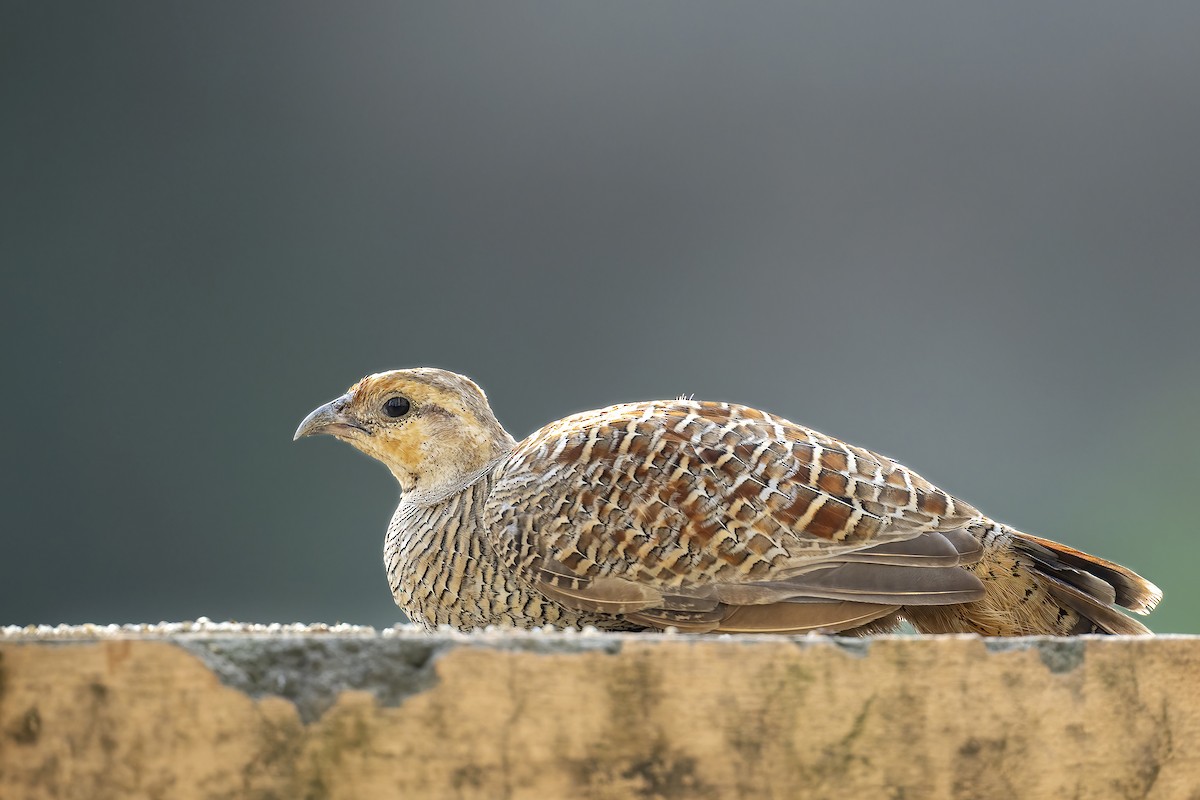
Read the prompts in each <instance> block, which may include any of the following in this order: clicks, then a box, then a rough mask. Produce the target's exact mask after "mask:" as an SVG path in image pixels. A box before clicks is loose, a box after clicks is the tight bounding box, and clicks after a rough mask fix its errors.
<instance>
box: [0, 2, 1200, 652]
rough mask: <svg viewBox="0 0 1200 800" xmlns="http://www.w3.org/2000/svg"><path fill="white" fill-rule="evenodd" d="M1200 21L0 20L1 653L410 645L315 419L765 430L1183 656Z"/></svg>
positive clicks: (605, 12)
mask: <svg viewBox="0 0 1200 800" xmlns="http://www.w3.org/2000/svg"><path fill="white" fill-rule="evenodd" d="M1197 41H1200V5H1197V4H1195V3H1162V4H1153V5H1149V6H1146V5H1141V4H1129V3H1123V2H1093V1H1092V0H1087V2H1084V0H1071V1H1069V2H1062V3H1055V4H1051V5H1047V4H1044V3H1034V2H1008V3H1002V4H987V5H972V6H970V7H964V6H962V5H961V4H957V3H952V2H924V1H923V0H916V2H906V3H900V4H897V3H890V2H875V3H854V4H847V3H808V4H800V3H736V4H734V3H719V2H708V3H704V2H686V3H684V2H656V3H634V2H628V3H623V2H613V3H604V4H576V3H569V4H568V3H535V4H528V3H505V4H476V5H465V4H418V3H409V2H386V3H383V2H381V3H365V2H358V3H338V4H330V3H317V2H310V3H301V2H292V1H291V0H289V2H256V3H253V4H245V3H176V2H166V3H163V2H139V3H128V2H109V3H103V4H96V3H85V2H75V3H71V2H67V3H53V4H50V3H37V2H14V0H6V1H5V2H3V3H2V4H0V100H2V106H0V266H2V268H3V293H2V294H3V300H2V303H3V313H2V316H0V326H3V330H2V334H3V335H2V338H0V341H2V344H0V347H3V349H4V360H3V367H4V368H3V383H4V391H3V392H2V393H0V404H2V409H0V411H2V413H3V419H4V420H5V422H6V424H5V429H6V430H5V436H4V458H3V462H2V465H0V468H2V469H3V475H2V476H0V491H2V492H3V496H2V502H0V515H2V526H3V531H2V534H0V535H2V537H3V539H2V542H0V545H2V550H0V624H21V625H24V624H29V623H48V624H54V623H59V622H70V623H80V622H131V621H151V622H153V621H158V620H160V619H167V620H176V619H192V618H195V617H197V616H200V615H207V616H209V617H211V618H213V619H237V620H243V621H261V622H269V621H281V622H290V621H296V620H298V621H318V620H319V621H326V622H335V621H345V622H358V623H369V624H374V625H390V624H392V623H393V622H396V621H398V620H399V619H400V616H399V613H398V611H397V609H396V608H395V607H394V605H393V603H392V600H391V597H390V595H389V592H388V588H387V583H386V580H385V577H384V572H383V565H382V542H383V534H384V529H385V526H386V525H387V522H388V519H389V517H390V515H391V513H392V510H393V507H394V506H395V503H396V501H397V498H398V488H397V487H396V485H395V483H394V481H393V479H392V477H391V476H390V474H388V473H387V471H386V470H385V469H384V468H383V467H382V466H380V465H379V464H376V463H375V462H372V461H370V460H368V459H367V458H366V457H364V456H361V455H359V454H358V453H357V452H355V451H353V450H352V449H351V448H350V447H348V446H346V445H344V444H340V443H338V442H336V441H334V440H333V439H331V438H321V439H314V440H305V441H303V442H300V443H296V444H293V443H292V441H291V437H292V432H293V431H294V430H295V428H296V425H297V424H298V423H299V421H300V420H301V418H302V417H304V415H305V414H306V413H307V412H308V411H310V410H311V409H312V408H314V407H315V406H317V405H318V404H320V403H323V402H324V401H326V400H328V399H330V398H332V397H334V396H336V395H337V394H340V393H341V392H342V391H344V390H345V388H346V387H347V386H348V385H349V384H351V383H352V382H354V381H355V380H357V379H358V378H359V377H360V376H362V375H363V374H366V373H368V372H375V371H378V370H382V369H388V368H396V367H405V366H417V365H430V366H441V367H445V368H449V369H452V370H455V371H458V372H462V373H465V374H468V375H470V376H472V377H473V378H475V379H476V380H477V381H478V382H479V383H480V384H481V385H482V386H483V387H484V388H485V389H486V390H487V391H488V393H489V395H490V397H491V399H492V401H493V405H494V407H495V409H496V411H497V414H498V416H499V417H500V419H501V421H503V422H504V423H505V424H506V425H507V426H508V427H509V429H510V431H512V433H513V434H514V435H516V436H518V437H522V436H524V435H526V434H528V433H529V432H531V431H532V430H534V429H536V428H537V427H539V426H541V425H542V424H544V423H546V422H548V421H550V420H553V419H556V418H558V417H561V416H564V415H566V414H568V413H571V412H575V411H579V410H583V409H586V408H592V407H597V406H602V405H606V404H609V403H612V402H616V401H625V400H639V399H649V398H661V397H670V396H675V395H678V394H680V393H688V394H695V395H696V397H697V398H701V399H723V400H731V401H739V402H742V403H747V404H752V405H755V406H759V407H762V408H765V409H768V410H770V411H772V412H775V413H778V414H781V415H783V416H786V417H788V418H790V419H793V420H795V421H797V422H801V423H804V424H807V425H809V426H812V427H815V428H817V429H819V430H822V431H824V432H827V433H831V434H834V435H837V436H841V437H843V438H845V439H847V440H849V441H851V442H854V443H856V444H861V445H864V446H867V447H870V448H873V449H875V450H879V451H881V452H884V453H886V454H888V455H891V456H893V457H896V458H898V459H900V460H901V461H902V462H904V463H906V464H908V465H909V466H911V467H913V468H915V469H917V470H918V471H920V472H921V473H922V474H924V475H925V476H926V477H927V478H929V479H931V480H933V481H935V482H936V483H939V484H941V485H942V486H943V487H945V488H946V489H947V490H949V491H951V492H953V493H955V494H957V495H960V496H962V497H963V498H965V499H967V500H969V501H970V502H971V503H973V504H975V505H976V506H978V507H979V508H981V509H983V510H984V511H985V512H987V513H989V514H991V515H992V516H995V517H996V518H998V519H1001V520H1003V521H1006V522H1009V523H1010V524H1013V525H1015V526H1017V527H1020V528H1022V529H1024V530H1027V531H1029V532H1032V533H1037V534H1040V535H1043V536H1048V537H1051V538H1055V539H1059V540H1062V541H1065V542H1068V543H1070V544H1072V545H1075V546H1077V547H1080V548H1083V549H1085V550H1088V551H1091V552H1094V553H1097V554H1101V555H1103V556H1105V557H1108V558H1111V559H1115V560H1118V561H1121V562H1122V563H1125V564H1128V565H1130V566H1132V567H1134V568H1136V569H1138V570H1140V571H1142V572H1143V573H1144V574H1146V575H1147V576H1149V577H1151V578H1152V579H1153V580H1155V581H1156V582H1158V583H1159V584H1160V585H1161V586H1162V587H1163V588H1164V590H1165V592H1166V600H1165V602H1164V603H1163V605H1162V606H1161V609H1160V611H1159V612H1157V613H1156V614H1155V615H1154V616H1153V617H1151V619H1150V624H1151V625H1152V627H1153V628H1154V629H1155V630H1157V631H1160V632H1169V631H1176V632H1200V615H1198V612H1200V580H1197V578H1196V575H1195V573H1194V571H1193V570H1194V569H1195V567H1194V564H1195V563H1197V561H1198V560H1200V535H1198V534H1200V531H1198V522H1197V515H1196V513H1195V510H1194V509H1195V507H1196V506H1195V500H1196V496H1197V492H1198V488H1197V487H1198V482H1200V456H1198V453H1200V419H1198V415H1197V409H1198V408H1200V361H1198V357H1197V345H1198V343H1200V313H1198V311H1197V300H1198V297H1200V146H1198V144H1197V143H1198V142H1200V47H1197V46H1196V43H1197Z"/></svg>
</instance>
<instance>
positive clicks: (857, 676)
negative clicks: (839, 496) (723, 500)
mask: <svg viewBox="0 0 1200 800" xmlns="http://www.w3.org/2000/svg"><path fill="white" fill-rule="evenodd" d="M0 797H3V798H5V800H19V799H21V798H80V800H84V799H86V800H102V799H103V798H228V797H249V798H263V799H265V798H289V799H290V798H365V797H370V798H391V797H396V798H400V797H407V798H438V797H448V798H536V799H537V800H546V799H547V798H576V797H578V798H630V797H641V798H726V797H753V798H770V797H812V798H826V797H828V798H910V799H911V798H1003V799H1004V800H1011V799H1013V798H1041V797H1045V798H1141V797H1150V798H1182V799H1184V800H1200V639H1198V638H1194V637H1160V638H1156V639H1117V638H1083V639H1074V640H1013V641H988V640H981V639H977V638H973V637H943V638H938V637H929V638H922V637H884V638H879V639H875V640H869V641H862V642H859V641H846V640H831V639H825V638H807V639H789V638H754V639H750V638H734V639H729V638H723V639H718V638H703V637H685V636H652V637H648V636H636V635H633V636H618V635H595V636H588V635H581V634H558V633H555V634H520V633H502V634H480V635H475V636H460V635H450V634H447V635H437V636H424V635H420V634H415V633H399V634H396V633H392V632H389V635H379V634H374V633H369V632H368V633H366V634H363V633H361V632H359V633H354V634H343V635H337V634H323V635H294V634H283V635H278V634H277V635H261V634H260V635H229V634H224V635H221V634H216V635H214V634H187V635H175V636H167V637H154V636H149V637H128V636H115V637H114V636H109V637H102V638H94V639H92V640H79V641H72V640H70V637H65V638H64V637H59V638H58V639H57V640H52V641H47V640H44V639H39V638H37V637H35V636H24V635H9V636H5V637H3V638H0Z"/></svg>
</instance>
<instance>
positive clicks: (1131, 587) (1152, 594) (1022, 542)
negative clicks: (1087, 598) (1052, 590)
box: [1012, 531, 1162, 614]
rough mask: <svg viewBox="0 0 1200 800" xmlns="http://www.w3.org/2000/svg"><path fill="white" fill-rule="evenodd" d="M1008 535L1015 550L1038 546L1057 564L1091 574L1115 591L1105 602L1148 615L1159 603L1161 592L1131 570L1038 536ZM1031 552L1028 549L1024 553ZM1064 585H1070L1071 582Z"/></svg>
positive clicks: (1013, 532) (1025, 534)
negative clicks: (1048, 552) (1051, 554)
mask: <svg viewBox="0 0 1200 800" xmlns="http://www.w3.org/2000/svg"><path fill="white" fill-rule="evenodd" d="M1012 534H1013V536H1014V537H1015V545H1016V547H1017V548H1018V549H1026V548H1028V545H1030V544H1032V545H1037V546H1040V547H1041V548H1042V549H1044V550H1049V551H1050V552H1051V553H1053V554H1054V556H1056V557H1057V559H1058V561H1059V563H1060V564H1062V565H1066V566H1069V567H1073V568H1075V569H1076V570H1080V571H1082V572H1085V573H1088V574H1090V575H1094V576H1095V577H1097V578H1099V579H1100V580H1102V581H1104V582H1106V583H1108V584H1109V585H1110V586H1112V587H1113V590H1114V592H1115V598H1114V600H1111V601H1109V602H1115V603H1116V604H1117V605H1119V606H1123V607H1125V608H1128V609H1129V610H1130V611H1132V612H1134V613H1135V614H1149V613H1150V612H1151V611H1153V610H1154V607H1155V606H1156V605H1158V602H1159V601H1160V600H1162V590H1161V589H1159V588H1158V587H1157V586H1155V585H1154V584H1153V583H1151V582H1150V581H1148V580H1146V579H1145V578H1143V577H1142V576H1141V575H1138V574H1137V573H1136V572H1134V571H1133V570H1131V569H1127V568H1126V567H1122V566H1121V565H1120V564H1114V563H1113V562H1111V561H1105V560H1104V559H1103V558H1097V557H1096V556H1093V555H1089V554H1087V553H1084V552H1081V551H1079V550H1076V549H1075V548H1073V547H1068V546H1067V545H1065V544H1059V543H1058V542H1053V541H1051V540H1049V539H1043V538H1041V537H1040V536H1032V535H1030V534H1028V533H1021V532H1020V531H1012ZM1032 549H1033V548H1028V549H1026V552H1029V551H1030V550H1032ZM1067 582H1068V583H1072V581H1067ZM1080 588H1083V587H1080ZM1085 591H1086V589H1085Z"/></svg>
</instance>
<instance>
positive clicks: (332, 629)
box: [0, 617, 728, 642]
mask: <svg viewBox="0 0 1200 800" xmlns="http://www.w3.org/2000/svg"><path fill="white" fill-rule="evenodd" d="M483 632H484V633H487V634H500V633H503V634H505V635H513V634H516V635H526V636H544V635H547V634H561V635H565V636H595V635H597V634H599V633H600V632H599V631H598V630H596V628H593V627H590V626H589V627H586V628H584V629H583V630H575V629H572V628H566V629H559V628H555V627H553V626H551V625H547V626H545V627H543V628H533V629H531V630H516V629H513V628H499V627H497V626H494V625H492V626H488V628H486V629H485V630H484V631H483ZM675 633H676V632H675V631H674V630H668V631H665V632H664V634H660V635H668V636H671V635H674V634H675ZM189 634H191V635H196V634H199V635H205V636H213V635H228V634H237V635H260V636H320V635H330V634H331V635H335V636H362V637H368V638H370V637H377V636H381V637H384V638H391V637H398V636H420V637H423V636H427V635H428V634H427V631H426V630H425V629H424V628H422V627H419V626H417V625H407V624H397V625H393V626H392V627H390V628H384V629H383V630H377V629H376V628H374V627H372V626H370V625H352V624H349V623H346V622H338V623H335V624H333V625H330V624H327V623H324V622H311V623H304V622H291V623H280V622H271V623H267V624H264V623H260V622H233V621H227V622H213V621H212V620H210V619H209V618H208V617H199V618H197V619H196V620H194V621H185V622H165V621H163V622H158V623H149V622H138V623H126V624H124V625H118V624H116V623H111V624H107V625H104V624H96V623H91V622H88V623H84V624H82V625H25V626H20V625H5V626H3V627H0V642H2V641H11V640H25V639H33V640H39V641H41V640H48V639H121V638H157V637H168V636H180V635H189ZM437 634H438V635H439V636H441V637H445V636H462V637H467V636H471V635H473V634H469V633H462V632H460V631H456V630H454V629H453V628H451V627H450V626H448V625H442V626H439V627H438V629H437ZM720 638H728V636H722V637H720Z"/></svg>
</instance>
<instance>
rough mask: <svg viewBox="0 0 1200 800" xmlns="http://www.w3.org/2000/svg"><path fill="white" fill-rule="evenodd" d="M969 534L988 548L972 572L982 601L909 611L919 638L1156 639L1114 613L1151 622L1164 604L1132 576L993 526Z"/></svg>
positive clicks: (1151, 586)
mask: <svg viewBox="0 0 1200 800" xmlns="http://www.w3.org/2000/svg"><path fill="white" fill-rule="evenodd" d="M969 530H970V532H971V533H972V534H973V535H974V536H976V538H978V539H979V541H980V542H981V543H982V546H983V557H982V558H981V559H980V560H979V561H978V563H976V564H974V565H971V566H970V567H968V569H970V570H971V571H972V572H974V573H975V575H976V577H978V578H979V580H980V581H981V582H982V583H983V585H984V587H985V590H986V591H985V596H984V598H983V599H982V600H979V601H976V602H971V603H962V604H961V605H956V606H939V607H927V608H918V607H911V606H910V607H906V608H905V609H904V615H905V616H906V617H907V618H908V619H909V620H910V621H911V622H912V623H913V625H914V626H915V627H916V628H917V629H918V630H920V631H923V632H926V633H980V634H983V635H985V636H1019V635H1031V634H1051V635H1057V636H1068V635H1073V634H1080V633H1109V634H1127V635H1147V634H1150V630H1149V629H1148V628H1147V627H1146V626H1144V625H1142V624H1141V623H1140V622H1138V621H1136V620H1134V619H1131V618H1130V617H1128V616H1126V615H1125V614H1123V613H1121V612H1120V611H1118V610H1117V609H1116V608H1114V606H1123V607H1125V608H1128V609H1130V610H1131V611H1133V612H1135V613H1138V614H1145V613H1148V612H1149V611H1150V610H1151V609H1153V608H1154V606H1155V605H1156V604H1157V603H1158V601H1159V600H1160V599H1161V598H1162V592H1161V591H1160V590H1159V588H1158V587H1157V586H1155V585H1154V584H1153V583H1150V582H1149V581H1147V580H1146V579H1145V578H1142V577H1141V576H1140V575H1138V574H1137V573H1135V572H1133V571H1132V570H1130V569H1126V568H1125V567H1122V566H1121V565H1119V564H1114V563H1112V562H1111V561H1105V560H1104V559H1101V558H1096V557H1095V556H1092V555H1088V554H1087V553H1082V552H1080V551H1078V550H1075V549H1074V548H1071V547H1067V546H1066V545H1063V544H1059V543H1058V542H1054V541H1051V540H1049V539H1043V538H1041V537H1038V536H1031V535H1029V534H1027V533H1022V532H1020V531H1016V530H1013V529H1012V528H1009V527H1007V526H1004V525H999V524H997V523H995V522H992V521H991V520H984V521H982V522H980V523H978V524H976V525H972V526H971V527H970V528H969Z"/></svg>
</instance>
